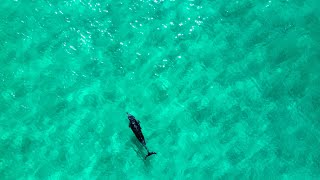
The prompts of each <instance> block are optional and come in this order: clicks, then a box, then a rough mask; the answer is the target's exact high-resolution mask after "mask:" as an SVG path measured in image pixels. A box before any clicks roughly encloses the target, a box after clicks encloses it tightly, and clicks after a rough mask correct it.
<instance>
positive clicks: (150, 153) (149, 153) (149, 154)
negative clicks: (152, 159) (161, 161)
mask: <svg viewBox="0 0 320 180" xmlns="http://www.w3.org/2000/svg"><path fill="white" fill-rule="evenodd" d="M152 154H157V153H155V152H148V154H147V155H146V157H145V158H144V159H147V157H149V156H151V155H152Z"/></svg>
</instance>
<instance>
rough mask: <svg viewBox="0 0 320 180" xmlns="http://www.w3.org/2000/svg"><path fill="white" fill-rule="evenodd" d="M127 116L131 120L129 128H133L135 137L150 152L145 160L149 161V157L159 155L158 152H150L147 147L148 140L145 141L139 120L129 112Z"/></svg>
mask: <svg viewBox="0 0 320 180" xmlns="http://www.w3.org/2000/svg"><path fill="white" fill-rule="evenodd" d="M127 116H128V119H129V128H131V130H132V132H133V133H134V135H135V136H136V138H137V139H138V140H139V142H140V143H141V144H142V146H143V147H144V148H145V149H146V150H147V152H148V154H147V155H146V156H145V158H144V159H147V157H149V156H151V155H153V154H157V153H156V152H151V151H149V149H148V147H147V143H146V140H145V139H144V136H143V134H142V131H141V126H140V121H139V120H137V119H136V118H135V117H134V116H133V115H131V114H129V113H128V112H127Z"/></svg>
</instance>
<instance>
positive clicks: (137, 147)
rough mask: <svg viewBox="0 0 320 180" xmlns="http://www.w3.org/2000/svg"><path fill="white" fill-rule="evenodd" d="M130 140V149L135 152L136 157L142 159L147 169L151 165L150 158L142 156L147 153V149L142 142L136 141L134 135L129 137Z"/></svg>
mask: <svg viewBox="0 0 320 180" xmlns="http://www.w3.org/2000/svg"><path fill="white" fill-rule="evenodd" d="M130 142H131V147H132V149H133V150H134V151H135V152H136V154H137V157H138V158H139V159H141V160H142V161H143V163H144V166H145V170H148V169H149V168H150V167H152V165H151V163H150V158H147V159H144V157H145V156H146V155H147V151H146V149H145V148H144V147H143V146H142V144H141V143H140V142H139V141H138V139H137V138H136V137H131V139H130Z"/></svg>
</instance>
